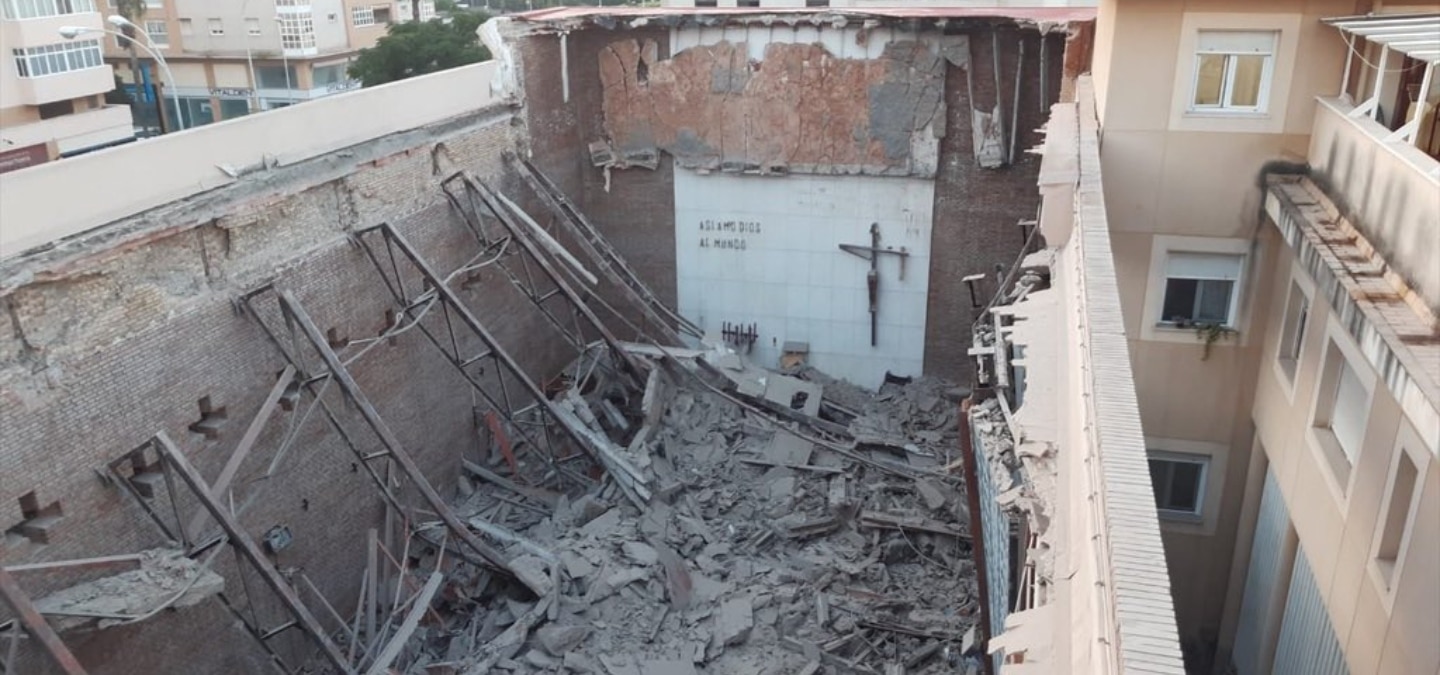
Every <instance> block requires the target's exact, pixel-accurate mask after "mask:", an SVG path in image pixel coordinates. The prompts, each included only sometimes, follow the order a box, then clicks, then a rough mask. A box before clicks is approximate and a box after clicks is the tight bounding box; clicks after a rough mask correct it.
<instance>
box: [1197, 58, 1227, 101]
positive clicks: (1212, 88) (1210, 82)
mask: <svg viewBox="0 0 1440 675" xmlns="http://www.w3.org/2000/svg"><path fill="white" fill-rule="evenodd" d="M1224 83H1225V56H1224V55H1223V54H1201V55H1200V65H1199V73H1198V74H1197V75H1196V76H1195V105H1197V106H1201V105H1210V106H1214V105H1220V90H1221V88H1222V87H1223V86H1224Z"/></svg>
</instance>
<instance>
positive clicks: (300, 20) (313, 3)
mask: <svg viewBox="0 0 1440 675" xmlns="http://www.w3.org/2000/svg"><path fill="white" fill-rule="evenodd" d="M110 4H111V5H112V7H111V10H110V11H112V12H113V11H114V10H113V4H114V3H113V0H112V2H111V3H110ZM434 16H435V3H434V2H432V1H430V0H422V1H419V2H412V0H400V1H398V2H375V1H374V0H218V1H217V0H149V2H148V5H147V10H146V12H145V16H144V17H143V18H142V19H141V20H138V21H136V24H137V25H141V26H143V27H144V30H145V33H146V36H147V37H148V38H149V40H150V42H151V43H153V44H154V45H155V47H156V48H158V50H159V51H160V53H161V54H162V55H164V57H165V60H166V62H167V63H168V64H169V66H170V70H171V72H172V73H173V75H174V77H175V89H176V94H177V95H178V96H179V99H180V109H181V112H180V115H181V116H182V117H183V119H182V122H183V124H182V125H180V126H182V127H183V128H190V127H195V126H201V125H205V124H210V123H212V122H218V121H220V120H225V119H233V118H235V117H240V116H243V115H247V114H249V113H252V112H256V111H260V110H272V109H275V108H282V107H285V106H288V105H293V104H296V103H301V102H304V101H309V100H313V99H317V98H321V97H324V96H329V95H331V94H335V93H339V92H342V91H348V90H351V89H355V88H357V87H359V86H360V83H359V81H358V80H355V79H352V78H351V77H350V75H349V74H348V72H347V69H348V68H349V65H350V62H351V61H352V60H354V58H355V55H356V53H358V52H359V51H360V50H361V49H364V48H366V47H371V46H373V45H374V44H375V42H376V41H377V40H379V39H380V38H381V37H383V36H384V35H385V32H386V28H387V27H388V26H389V25H390V24H392V23H398V22H404V21H412V20H421V21H426V20H429V19H431V18H434ZM104 46H105V58H106V60H107V61H109V62H110V63H112V64H114V65H115V67H116V69H117V70H118V71H119V72H120V76H121V78H122V79H123V80H124V81H125V82H126V83H127V84H129V85H130V89H131V90H132V91H136V90H135V88H134V82H135V78H134V77H132V76H131V74H130V66H129V63H130V62H129V54H128V53H127V52H126V51H125V50H123V49H121V48H120V46H119V44H118V41H117V40H116V39H115V38H114V37H111V38H110V39H108V40H106V41H105V45H104ZM141 56H142V59H141V63H142V70H144V71H145V72H144V73H142V76H141V78H140V79H141V83H142V84H144V83H146V82H153V81H155V80H158V79H161V74H160V73H157V72H155V69H154V66H153V62H152V61H150V60H149V59H145V58H143V56H144V55H143V53H141ZM144 64H149V65H144ZM142 89H143V88H142ZM166 96H168V94H167V95H166ZM141 97H142V98H145V99H147V102H148V103H149V104H150V105H151V106H155V102H154V100H153V98H151V97H147V96H145V95H144V94H143V93H142V94H141ZM160 103H164V105H163V106H155V107H158V108H161V109H163V110H164V111H165V114H166V115H169V114H170V110H171V109H172V108H171V107H170V104H169V102H168V101H161V102H160Z"/></svg>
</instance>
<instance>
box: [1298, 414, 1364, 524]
mask: <svg viewBox="0 0 1440 675" xmlns="http://www.w3.org/2000/svg"><path fill="white" fill-rule="evenodd" d="M1305 437H1306V440H1308V441H1309V445H1310V446H1311V447H1312V448H1313V449H1314V450H1315V454H1316V456H1317V459H1319V460H1320V464H1321V466H1322V469H1323V470H1322V471H1321V472H1320V473H1322V474H1324V475H1325V483H1326V484H1327V485H1329V486H1330V492H1331V493H1333V494H1334V495H1335V502H1336V503H1337V504H1338V505H1339V506H1340V512H1341V513H1342V514H1343V513H1345V512H1347V511H1348V510H1349V508H1348V507H1349V504H1350V499H1349V494H1350V478H1351V476H1352V475H1353V467H1351V466H1350V460H1349V459H1347V458H1346V457H1345V449H1344V448H1342V447H1340V439H1338V438H1336V437H1335V432H1333V431H1331V430H1330V428H1329V427H1317V426H1313V425H1312V426H1311V427H1310V428H1309V429H1308V430H1307V431H1306V432H1305Z"/></svg>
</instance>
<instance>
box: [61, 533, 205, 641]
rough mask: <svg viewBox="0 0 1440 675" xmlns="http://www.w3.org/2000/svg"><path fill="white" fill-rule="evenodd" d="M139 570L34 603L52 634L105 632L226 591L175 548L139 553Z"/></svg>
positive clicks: (68, 589) (92, 582) (195, 561)
mask: <svg viewBox="0 0 1440 675" xmlns="http://www.w3.org/2000/svg"><path fill="white" fill-rule="evenodd" d="M140 555H141V558H140V561H139V562H140V569H138V570H131V571H129V572H122V573H120V574H115V575H112V576H107V577H102V578H99V579H95V580H93V581H87V582H84V583H80V584H76V585H74V586H71V587H69V588H65V589H63V590H60V591H56V592H55V593H52V594H50V595H47V596H45V597H43V598H39V599H37V600H35V608H36V609H38V610H40V613H41V614H43V615H46V617H47V618H48V619H49V621H50V624H51V625H52V626H53V627H54V628H55V629H56V630H57V631H66V630H71V629H76V628H82V627H85V628H91V627H93V628H109V627H111V626H118V625H123V624H127V623H134V622H136V621H141V620H144V619H147V618H150V617H151V616H153V615H155V614H156V613H158V612H159V611H160V610H162V609H168V608H181V607H189V606H191V605H195V604H198V603H200V602H202V601H204V600H205V599H207V598H209V597H211V596H213V595H217V594H219V593H220V592H222V591H224V590H225V578H224V577H222V576H220V575H219V574H217V573H215V572H213V571H211V570H210V569H209V568H208V567H207V566H205V565H203V564H202V563H201V562H199V561H197V560H194V559H192V558H187V557H185V552H184V551H180V550H176V549H154V550H149V551H143V552H141V553H140Z"/></svg>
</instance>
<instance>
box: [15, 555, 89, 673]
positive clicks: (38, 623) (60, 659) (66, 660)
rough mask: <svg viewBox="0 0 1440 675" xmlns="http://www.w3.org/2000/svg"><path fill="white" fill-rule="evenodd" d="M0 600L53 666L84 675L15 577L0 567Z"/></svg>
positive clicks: (77, 662) (76, 660)
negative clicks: (47, 656)
mask: <svg viewBox="0 0 1440 675" xmlns="http://www.w3.org/2000/svg"><path fill="white" fill-rule="evenodd" d="M0 598H4V599H5V604H7V605H9V606H10V609H12V610H14V611H15V614H16V615H18V616H19V617H20V624H21V625H23V626H25V630H26V631H27V632H29V633H30V635H31V637H34V638H35V641H36V642H39V643H40V646H41V647H44V648H45V652H46V653H48V654H49V655H50V658H51V660H53V661H54V662H55V665H57V666H60V670H61V671H63V672H64V673H65V675H85V668H84V667H82V666H81V665H80V660H79V659H77V658H75V655H74V654H73V653H71V652H70V648H69V647H66V646H65V642H64V641H63V640H61V639H60V636H59V635H58V634H56V633H55V629H53V628H51V627H50V624H48V623H45V617H43V616H40V610H38V609H35V604H34V603H32V602H30V596H28V595H26V594H25V591H24V589H22V588H20V584H19V583H17V582H16V581H15V577H13V576H10V573H9V572H7V571H5V568H3V567H0Z"/></svg>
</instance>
